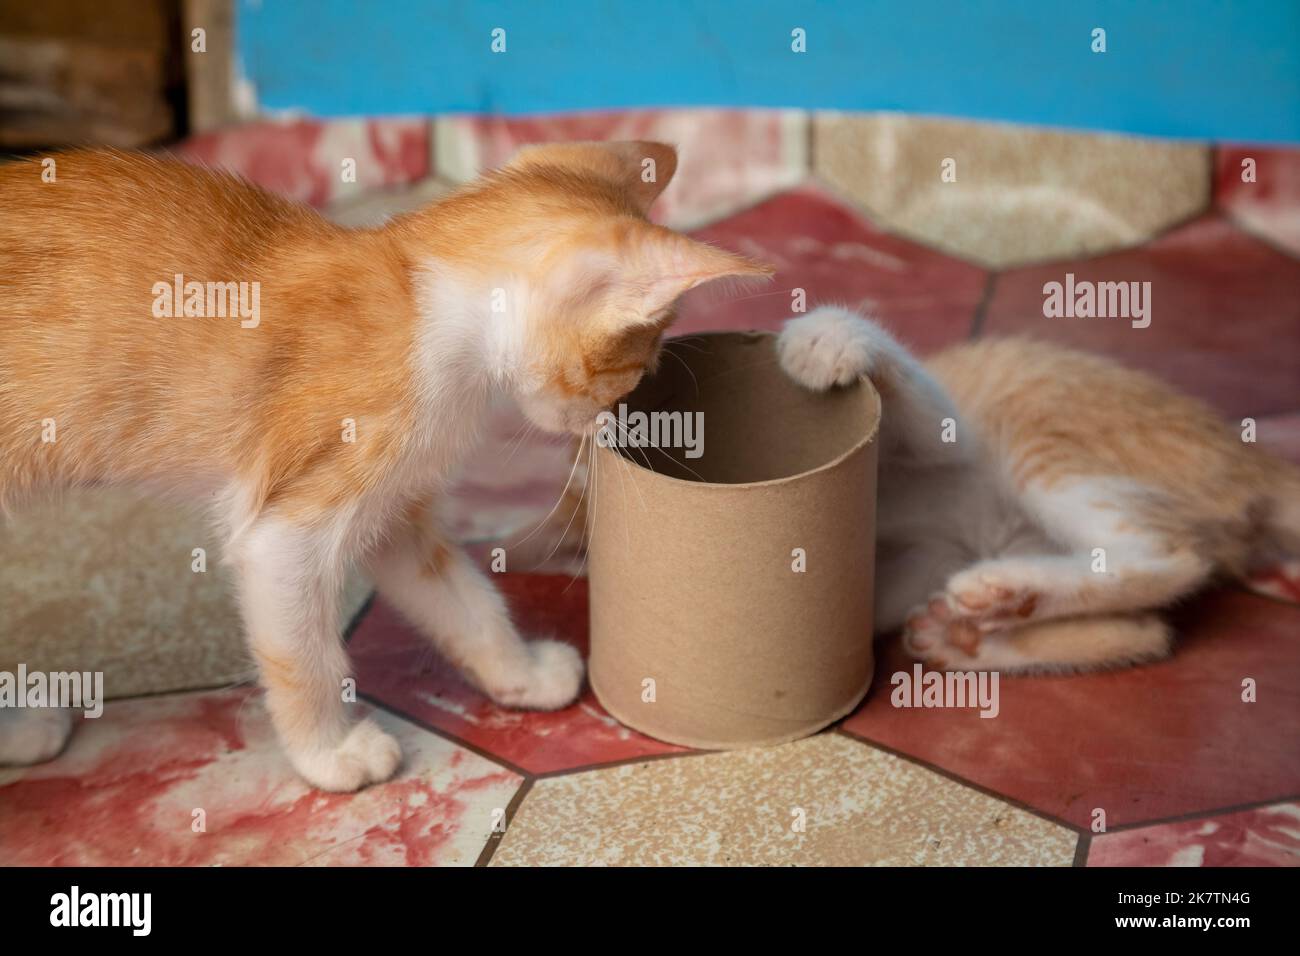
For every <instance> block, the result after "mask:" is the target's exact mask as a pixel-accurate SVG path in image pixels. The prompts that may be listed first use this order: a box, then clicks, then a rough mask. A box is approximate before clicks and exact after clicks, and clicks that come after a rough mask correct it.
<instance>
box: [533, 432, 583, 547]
mask: <svg viewBox="0 0 1300 956" xmlns="http://www.w3.org/2000/svg"><path fill="white" fill-rule="evenodd" d="M586 444H587V436H586V435H585V434H584V435H583V436H582V443H581V444H580V445H578V456H579V457H581V455H582V449H583V447H584V446H585V445H586ZM595 445H596V443H595V442H594V441H593V442H592V443H591V446H592V447H593V448H594V447H595ZM573 467H574V469H575V470H576V469H577V467H578V459H577V458H574V460H573ZM590 486H591V466H590V458H588V467H587V483H586V484H584V485H583V486H582V494H581V495H579V496H578V505H577V507H575V508H574V509H573V514H571V515H569V522H568V524H566V525H565V526H564V530H563V531H562V532H561V533H560V537H559V538H558V539H557V540H556V542H555V546H554V547H552V548H551V550H550V552H549V553H548V554H547V555H546V557H544V558H542V560H541V561H540V562H539V563H538V564H537V565H534V567H535V568H536V567H541V566H542V565H544V564H545V563H546V562H547V561H549V560H551V558H552V557H554V556H555V552H556V551H558V550H559V549H560V545H562V544H564V539H565V538H567V537H568V536H569V529H570V528H572V527H573V519H574V518H576V517H578V512H579V511H581V510H582V502H583V499H584V498H586V497H587V489H588V488H589V487H590ZM566 490H567V486H566ZM593 494H594V492H593ZM561 497H563V496H561ZM556 507H557V508H558V507H559V502H556ZM542 520H544V521H545V520H547V519H542ZM583 521H584V523H585V521H586V516H585V515H584V516H583Z"/></svg>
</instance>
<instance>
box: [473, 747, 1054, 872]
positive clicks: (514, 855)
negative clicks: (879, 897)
mask: <svg viewBox="0 0 1300 956" xmlns="http://www.w3.org/2000/svg"><path fill="white" fill-rule="evenodd" d="M799 811H803V816H802V819H803V820H804V830H803V832H797V830H796V827H795V824H796V822H797V820H798V819H799V818H800V817H799V813H798V812H799ZM1076 844H1077V835H1076V834H1075V833H1074V831H1072V830H1069V829H1066V828H1065V827H1062V826H1059V825H1057V824H1055V823H1052V822H1050V821H1048V820H1044V819H1043V818H1041V817H1037V816H1034V815H1033V814H1030V813H1027V812H1025V811H1023V810H1019V809H1016V808H1015V807H1012V806H1009V805H1008V804H1005V803H1003V802H1001V801H999V800H996V799H994V798H992V797H989V796H986V795H985V794H983V793H980V792H979V791H976V790H972V789H970V788H969V787H966V786H963V785H962V784H960V783H957V782H955V781H953V780H950V779H948V778H947V777H943V776H940V775H939V774H937V773H934V772H932V771H930V770H926V769H925V768H923V767H919V766H917V765H916V764H913V763H910V762H908V761H905V760H903V759H901V758H899V757H895V756H893V755H892V754H887V753H885V752H883V751H881V750H877V749H875V748H873V747H869V746H867V745H866V744H863V743H860V742H858V741H856V740H852V739H850V738H848V737H845V736H842V735H840V734H835V733H826V734H820V735H818V736H816V737H811V738H808V739H806V740H801V741H797V742H795V743H792V744H786V745H785V746H782V747H771V748H763V749H755V750H740V751H733V752H730V753H719V754H703V755H698V756H683V757H672V758H665V759H660V760H652V761H648V762H644V763H637V764H626V765H623V766H619V767H612V768H608V769H604V770H593V771H589V772H586V773H578V774H572V775H568V776H560V777H546V778H543V779H541V780H538V781H537V783H535V784H534V785H533V788H532V790H531V791H530V792H529V793H528V795H527V797H525V799H524V801H523V803H522V805H521V806H520V808H519V810H518V812H517V813H516V814H515V817H514V819H513V820H511V822H510V825H509V827H508V829H507V830H506V834H505V836H504V837H502V840H501V844H500V846H499V847H498V848H497V850H496V853H495V854H494V855H493V857H492V861H491V865H493V866H521V865H522V866H535V865H550V866H566V865H601V864H605V865H625V866H661V865H672V864H677V865H697V866H714V865H718V866H760V865H808V866H822V865H841V866H867V865H903V866H921V865H926V866H952V865H1016V866H1024V865H1040V866H1069V865H1071V864H1072V863H1073V861H1074V854H1075V847H1076Z"/></svg>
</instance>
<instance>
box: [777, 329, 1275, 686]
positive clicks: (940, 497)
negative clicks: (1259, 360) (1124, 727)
mask: <svg viewBox="0 0 1300 956" xmlns="http://www.w3.org/2000/svg"><path fill="white" fill-rule="evenodd" d="M777 348H778V354H779V357H780V362H781V365H782V367H783V368H784V369H785V371H786V372H787V373H788V374H790V375H791V376H792V377H793V378H794V379H795V380H797V381H798V382H800V383H801V384H803V385H804V386H806V387H808V388H811V389H817V390H822V389H827V388H830V387H832V386H834V385H837V384H838V385H843V384H847V383H848V382H850V381H853V380H855V379H856V378H857V377H858V376H862V375H865V376H867V377H868V378H870V380H871V381H872V382H873V383H874V384H875V386H876V388H877V389H878V390H879V392H880V394H881V400H882V407H883V420H882V426H881V427H882V431H881V447H880V482H879V495H880V500H879V506H878V509H877V515H878V518H877V522H878V527H877V539H878V540H877V551H878V555H877V575H876V630H877V632H888V631H892V630H894V629H896V628H898V627H902V628H903V642H904V646H905V647H906V648H907V650H908V651H910V652H911V654H912V655H913V656H915V657H917V658H920V659H922V660H926V661H928V662H929V663H930V664H932V665H933V666H935V667H940V668H947V669H953V670H967V669H971V670H1000V671H1005V672H1018V671H1024V672H1030V671H1061V670H1084V669H1090V668H1099V667H1107V666H1116V665H1123V664H1132V663H1137V662H1140V661H1147V660H1152V659H1156V658H1160V657H1163V656H1165V655H1167V654H1168V653H1169V651H1170V645H1171V635H1170V631H1169V628H1168V626H1167V625H1166V624H1165V623H1164V622H1163V621H1162V620H1161V619H1160V618H1159V617H1158V616H1157V615H1156V614H1155V613H1153V612H1154V611H1156V610H1157V609H1159V608H1161V607H1164V606H1165V605H1168V604H1170V603H1171V602H1174V601H1176V600H1178V599H1179V598H1181V597H1183V596H1185V595H1187V594H1189V593H1191V592H1192V591H1194V590H1196V589H1198V588H1200V587H1202V586H1204V585H1205V584H1206V583H1207V582H1209V581H1210V580H1211V579H1212V578H1213V577H1215V576H1219V575H1223V576H1240V575H1243V574H1244V573H1245V572H1247V571H1248V570H1249V569H1251V568H1252V567H1253V566H1255V565H1256V564H1258V563H1264V562H1267V561H1269V560H1270V559H1272V558H1276V557H1277V556H1278V555H1279V554H1284V553H1289V554H1298V553H1300V471H1297V469H1295V468H1294V467H1292V466H1291V465H1289V464H1287V463H1284V462H1282V461H1280V460H1279V459H1276V458H1274V457H1272V456H1271V455H1269V454H1268V453H1267V452H1265V451H1263V450H1262V449H1261V448H1260V447H1259V446H1258V445H1255V444H1250V443H1245V442H1243V441H1242V440H1241V436H1240V435H1239V434H1238V433H1237V432H1236V431H1235V430H1233V429H1232V428H1229V427H1228V426H1227V425H1225V424H1224V423H1223V422H1222V421H1220V420H1219V419H1218V418H1217V417H1216V416H1215V415H1214V413H1213V412H1212V411H1210V409H1208V408H1206V407H1205V406H1204V405H1202V404H1201V403H1200V402H1197V401H1195V400H1193V399H1191V398H1188V397H1186V396H1184V395H1181V394H1179V393H1177V392H1175V391H1174V390H1172V389H1170V388H1169V387H1168V386H1166V385H1164V384H1162V383H1161V382H1159V381H1157V380H1156V379H1154V378H1152V377H1150V376H1148V375H1145V374H1142V373H1140V372H1136V371H1133V370H1131V369H1127V368H1124V367H1122V366H1120V365H1118V364H1116V363H1114V362H1111V361H1109V360H1106V359H1103V358H1100V357H1098V356H1095V355H1088V354H1084V353H1081V352H1076V351H1070V350H1067V349H1064V348H1060V347H1057V346H1053V345H1049V344H1046V343H1043V342H1036V341H1033V340H1030V339H1018V338H1013V339H987V340H981V341H975V342H970V343H967V344H962V345H958V346H955V347H953V348H950V349H948V350H946V351H944V352H941V353H939V354H938V355H935V356H934V357H933V358H931V359H930V360H929V361H927V362H925V363H924V364H923V363H921V362H919V361H918V360H917V359H915V358H914V357H913V356H911V355H910V354H909V353H908V352H907V351H906V350H905V349H904V348H903V347H902V346H901V345H899V344H898V342H896V341H895V340H894V339H893V337H892V336H890V335H889V333H887V332H886V331H885V330H884V329H882V328H881V327H880V326H879V325H876V324H875V323H873V322H870V321H868V320H867V319H864V318H862V317H861V316H859V315H857V314H855V313H853V312H850V311H848V310H845V309H839V308H822V309H818V310H816V311H814V312H810V313H809V314H807V315H805V316H800V317H798V318H794V319H791V320H789V321H788V322H787V323H786V325H785V328H784V330H783V331H782V333H781V335H780V338H779V339H778V345H777ZM945 439H948V440H945Z"/></svg>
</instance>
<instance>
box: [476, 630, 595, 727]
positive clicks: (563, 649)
mask: <svg viewBox="0 0 1300 956" xmlns="http://www.w3.org/2000/svg"><path fill="white" fill-rule="evenodd" d="M527 646H528V658H529V659H528V664H527V667H526V669H524V670H523V671H521V672H520V673H518V674H515V675H512V678H511V679H510V680H509V681H507V682H506V683H505V684H504V685H501V686H497V687H493V688H489V690H488V692H489V693H490V694H491V696H492V699H493V700H495V701H496V702H497V703H498V704H502V705H503V706H506V707H520V708H524V709H526V710H558V709H559V708H561V707H565V706H567V705H568V704H571V703H573V701H574V699H575V698H576V697H577V696H578V691H580V690H581V689H582V675H583V670H584V667H583V663H582V655H581V654H579V653H578V651H577V648H575V647H573V646H572V645H569V644H565V643H563V642H562V641H532V642H531V643H529V644H528V645H527Z"/></svg>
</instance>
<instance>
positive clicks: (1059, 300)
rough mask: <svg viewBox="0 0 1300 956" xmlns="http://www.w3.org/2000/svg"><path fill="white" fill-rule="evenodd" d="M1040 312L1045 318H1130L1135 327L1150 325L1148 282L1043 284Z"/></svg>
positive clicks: (1068, 278) (1069, 274)
mask: <svg viewBox="0 0 1300 956" xmlns="http://www.w3.org/2000/svg"><path fill="white" fill-rule="evenodd" d="M1043 315H1044V316H1046V317H1047V318H1049V319H1062V318H1064V319H1131V320H1132V321H1131V323H1130V324H1131V325H1132V326H1133V328H1135V329H1145V328H1146V327H1147V326H1148V325H1150V324H1151V283H1150V282H1091V281H1089V280H1087V279H1081V280H1079V281H1075V278H1074V273H1073V272H1067V273H1066V274H1065V281H1064V282H1047V283H1045V284H1044V285H1043Z"/></svg>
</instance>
